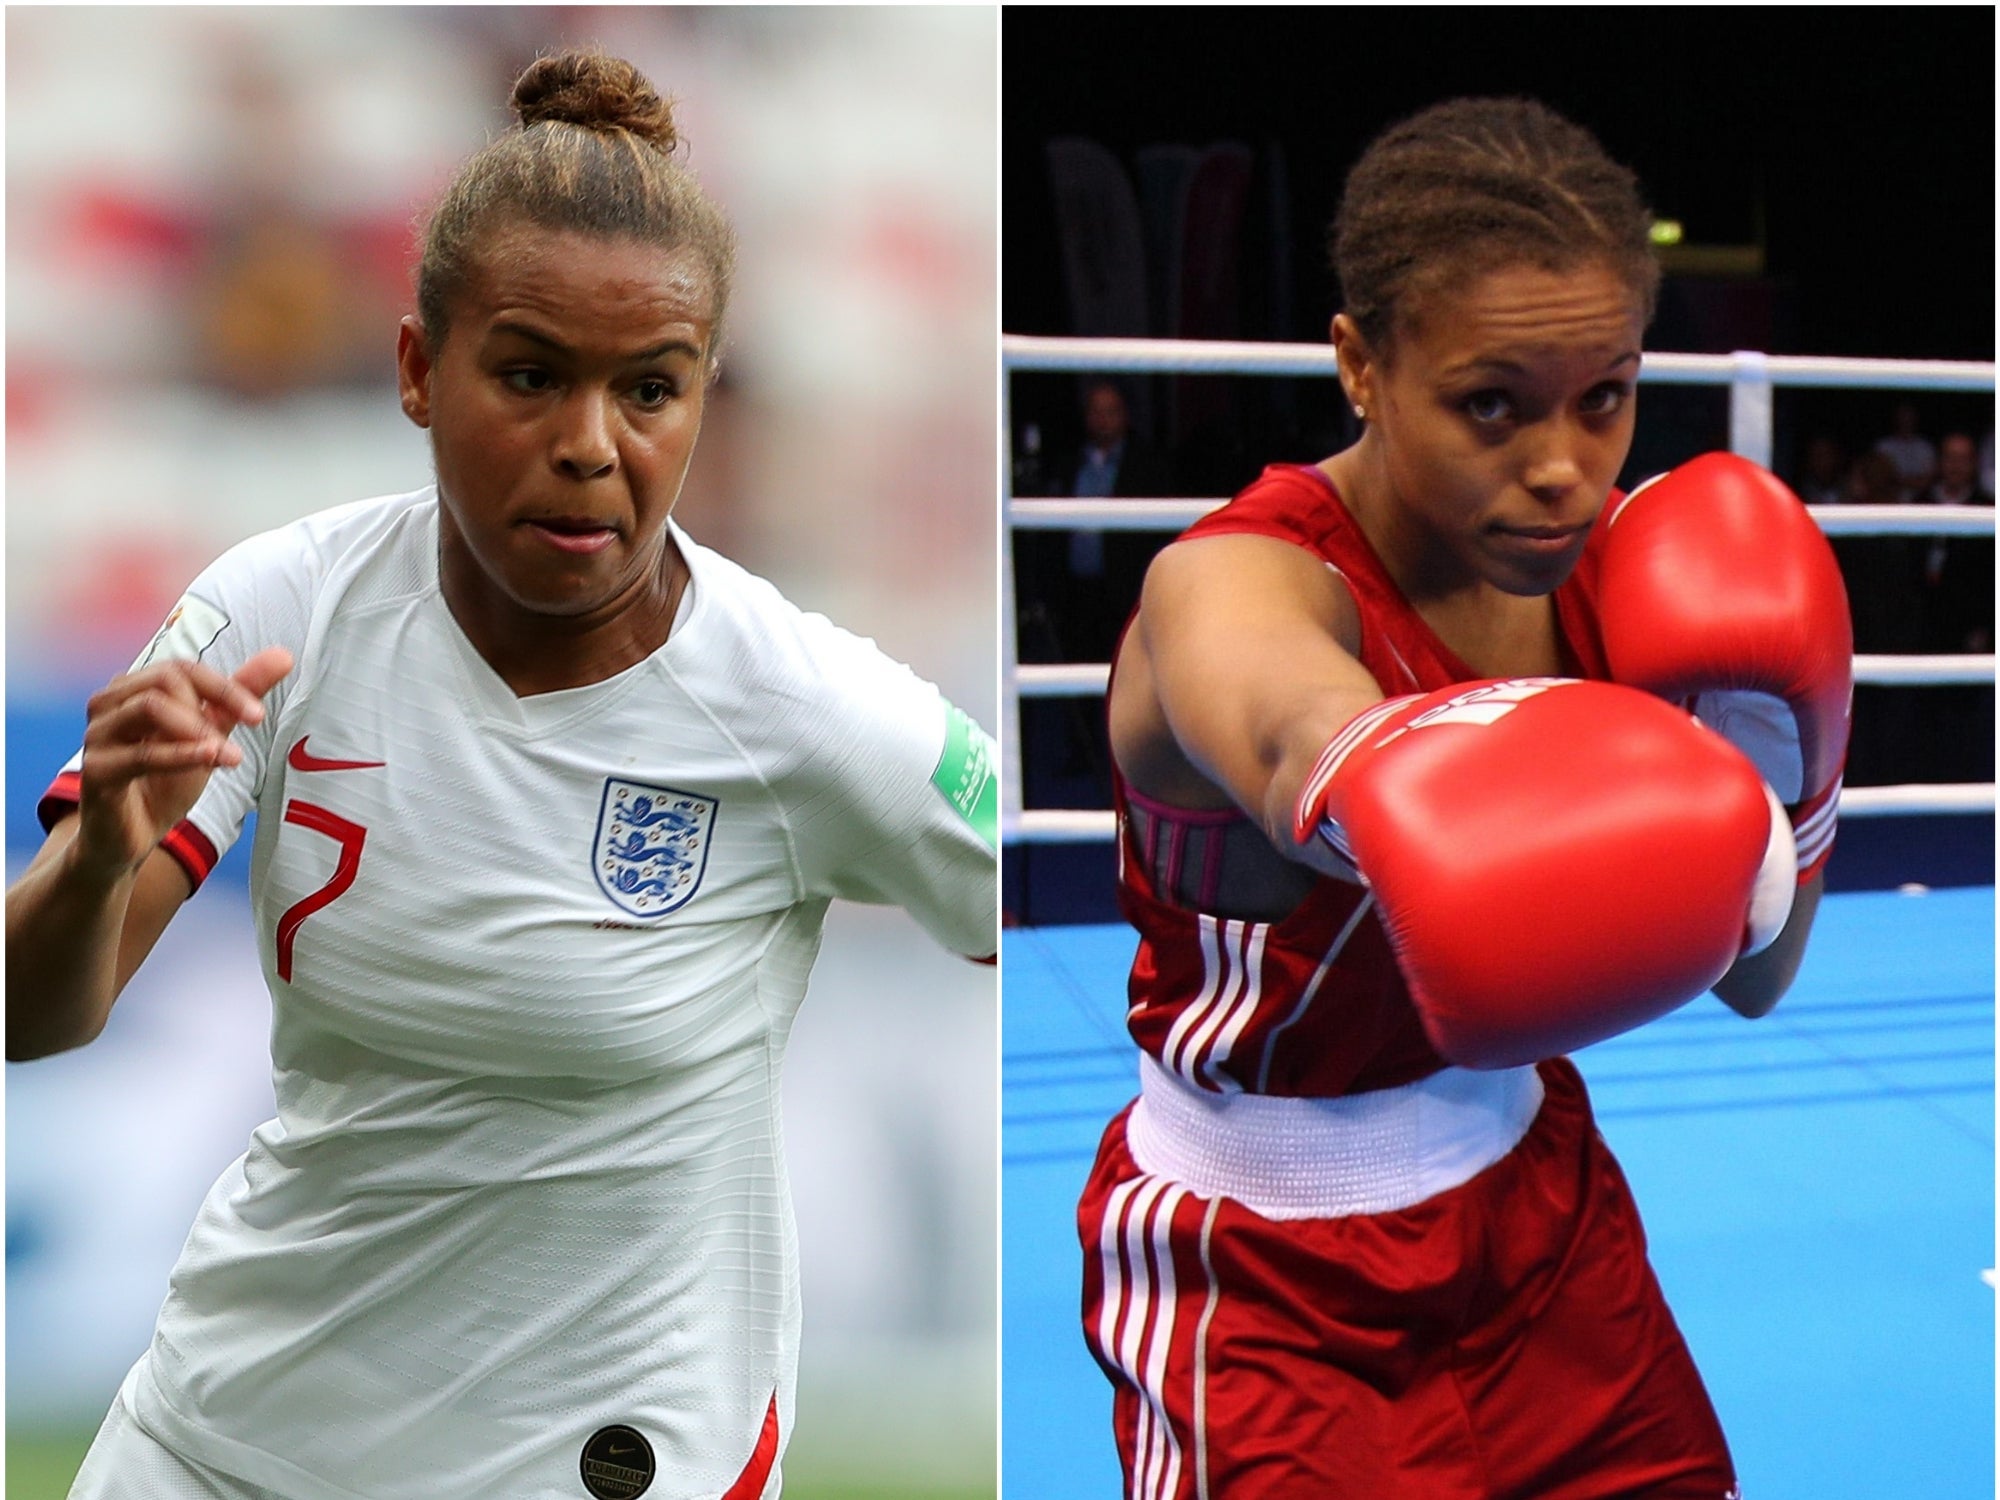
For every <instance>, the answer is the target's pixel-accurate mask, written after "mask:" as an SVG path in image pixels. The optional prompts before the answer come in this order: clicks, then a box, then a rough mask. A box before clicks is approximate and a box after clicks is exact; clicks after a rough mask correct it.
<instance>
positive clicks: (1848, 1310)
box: [1001, 887, 1995, 1500]
mask: <svg viewBox="0 0 2000 1500" xmlns="http://www.w3.org/2000/svg"><path fill="white" fill-rule="evenodd" d="M1133 942H1134V940H1133V936H1132V934H1131V933H1130V932H1129V931H1128V930H1127V929H1125V928H1124V927H1048V928H1033V929H1018V930H1015V931H1012V932H1009V933H1008V934H1007V935H1006V940H1005V946H1004V955H1005V956H1004V960H1003V963H1004V967H1003V969H1002V973H1003V975H1004V985H1005V1003H1004V1005H1003V1007H1002V1016H1003V1021H1002V1027H1003V1031H1002V1064H1001V1066H1002V1074H1001V1078H1002V1184H1003V1187H1002V1191H1003V1200H1002V1201H1003V1225H1004V1227H1003V1238H1002V1278H1001V1288H1002V1311H1001V1319H1002V1322H1001V1337H1002V1349H1003V1351H1004V1354H1003V1366H1002V1408H1001V1410H1002V1423H1003V1430H1002V1438H1001V1442H1002V1453H1003V1460H1002V1486H1003V1493H1004V1494H1005V1495H1007V1496H1009V1497H1012V1500H1030V1497H1034V1500H1067V1497H1077V1500H1083V1497H1091V1500H1097V1497H1103V1496H1113V1495H1116V1494H1118V1493H1119V1488H1120V1477H1119V1472H1118V1462H1117V1456H1116V1454H1115V1452H1114V1451H1113V1448H1112V1445H1111V1438H1110V1405H1111V1401H1110V1387H1109V1386H1108V1385H1107V1384H1106V1383H1105V1380H1104V1378H1103V1376H1102V1374H1101V1373H1100V1372H1099V1371H1098V1369H1097V1366H1096V1365H1095V1364H1094V1363H1092V1361H1091V1359H1090V1357H1089V1355H1088V1354H1087V1353H1086V1352H1085V1350H1084V1346H1083V1340H1082V1333H1081V1330H1080V1327H1079V1322H1078V1301H1079V1277H1080V1274H1081V1272H1080V1261H1079V1252H1078V1249H1077V1242H1076V1231H1075V1204H1076V1196H1077V1192H1078V1189H1079V1188H1080V1187H1081V1185H1082V1182H1083V1178H1084V1175H1085V1173H1086V1171H1087V1170H1088V1167H1089V1163H1090V1161H1091V1158H1092V1156H1093V1155H1094V1153H1095V1151H1096V1147H1097V1139H1098V1136H1099V1135H1100V1133H1101V1132H1102V1130H1103V1128H1104V1124H1105V1122H1106V1121H1107V1120H1108V1119H1109V1118H1110V1117H1111V1115H1112V1114H1113V1113H1115V1112H1116V1111H1117V1110H1118V1109H1120V1108H1122V1107H1123V1106H1124V1104H1125V1103H1126V1102H1127V1101H1128V1100H1129V1099H1130V1098H1131V1096H1132V1094H1133V1093H1134V1092H1135V1091H1136V1084H1135V1063H1134V1057H1135V1054H1134V1051H1133V1049H1132V1047H1131V1045H1130V1043H1129V1042H1128V1041H1127V1039H1126V1037H1125V1033H1124V1027H1123V1014H1124V1004H1125V1002H1124V993H1125V991H1124V985H1125V971H1126V966H1127V964H1128V963H1129V962H1130V959H1131V954H1132V949H1133ZM1993 975H1994V892H1993V890H1992V888H1990V887H1986V888H1974V889H1954V890H1939V891H1933V892H1930V893H1927V894H1909V895H1905V894H1900V893H1890V892H1855V893H1847V894H1841V895H1834V896H1829V897H1827V898H1826V900H1825V902H1824V903H1823V904H1822V906H1821V908H1820V913H1819V917H1818V921H1817V927H1816V930H1815V932H1814V934H1813V939H1812V944H1811V947H1810V949H1809V950H1808V953H1807V957H1806V962H1805V965H1804V967H1803V969H1802V970H1801V972H1800V975H1799V979H1798V982H1797V983H1796V984H1795V986H1794V987H1793V989H1792V992H1791V993H1790V994H1789V995H1788V996H1786V998H1785V999H1784V1001H1783V1002H1782V1003H1781V1004H1780V1005H1779V1006H1778V1008H1777V1009H1776V1010H1775V1011H1773V1012H1772V1013H1771V1015H1769V1016H1768V1017H1766V1018H1764V1019H1763V1020H1760V1021H1754V1022H1749V1021H1744V1020H1742V1019H1740V1018H1739V1017H1737V1016H1735V1015H1733V1014H1732V1013H1731V1012H1729V1011H1728V1010H1727V1009H1726V1008H1725V1007H1724V1006H1723V1005H1722V1004H1721V1002H1720V1001H1717V1000H1714V999H1712V998H1707V997H1704V998H1703V999H1701V1000H1698V1001H1696V1002H1695V1003H1693V1004H1691V1005H1689V1006H1687V1007H1685V1008H1683V1009H1682V1010H1680V1011H1678V1012H1676V1013H1675V1014H1673V1015H1671V1016H1669V1017H1666V1018H1665V1019H1663V1020H1661V1021H1658V1022H1656V1023H1654V1024H1653V1025H1651V1026H1648V1027H1645V1028H1643V1029H1642V1030H1640V1031H1637V1032H1634V1033H1631V1034H1629V1035H1627V1036H1623V1037H1619V1038H1616V1039H1615V1040H1613V1041H1610V1042H1606V1043H1603V1044H1601V1045H1599V1046H1596V1047H1592V1048H1590V1049H1588V1050H1587V1051H1585V1052H1583V1053H1580V1054H1578V1055H1577V1062H1578V1064H1579V1065H1580V1066H1581V1068H1582V1069H1583V1072H1584V1074H1585V1076H1586V1077H1587V1078H1588V1079H1589V1081H1590V1088H1591V1095H1592V1099H1593V1101H1594V1103H1595V1106H1596V1110H1597V1117H1598V1121H1599V1125H1600V1128H1601V1129H1602V1131H1603V1133H1604V1135H1605V1137H1606V1139H1607V1140H1609V1141H1610V1143H1611V1146H1612V1149H1613V1150H1614V1151H1615V1152H1616V1153H1617V1155H1618V1158H1619V1160H1620V1161H1621V1162H1622V1164H1623V1165H1624V1168H1625V1171H1626V1174H1627V1176H1628V1177H1629V1178H1630V1179H1631V1182H1632V1187H1633V1191H1634V1192H1635V1193H1636V1194H1637V1196H1638V1200H1639V1207H1640V1211H1641V1213H1642V1215H1643V1216H1644V1218H1645V1222H1646V1227H1647V1233H1648V1238H1649V1240H1650V1244H1651V1250H1652V1259H1653V1264H1654V1267H1655V1269H1656V1270H1657V1271H1658V1273H1659V1276H1660V1279H1661V1282H1662V1283H1663V1285H1664V1286H1665V1288H1666V1292H1667V1297H1668V1301H1669V1303H1670V1304H1671V1306H1672V1307H1673V1309H1674V1313H1675V1316H1676V1318H1677V1319H1678V1320H1679V1322H1680V1325H1681V1328H1682V1330H1683V1332H1685V1334H1686V1335H1687V1339H1688V1342H1689V1344H1690V1345H1691V1346H1692V1348H1693V1350H1694V1354H1695V1359H1696V1361H1697V1362H1698V1363H1699V1365H1700V1366H1701V1369H1702V1373H1703V1376H1704V1378H1705V1379H1706V1380H1707V1382H1708V1387H1709V1391H1710V1394H1711V1395H1712V1396H1713V1398H1714V1400H1715V1404H1716V1408H1717V1410H1718V1411H1719V1412H1720V1414H1721V1416H1722V1422H1723V1426H1724V1429H1725V1430H1726V1431H1727V1432H1728V1434H1729V1439H1730V1446H1731V1448H1732V1450H1733V1451H1734V1453H1735V1456H1736V1463H1737V1468H1738V1472H1739V1475H1740V1476H1741V1479H1742V1482H1743V1493H1744V1495H1745V1497H1746V1500H1844V1497H1848V1496H1853V1497H1864V1496H1865V1497H1871V1500H1872V1497H1875V1496H1881V1495H1922V1496H1926V1497H1931V1500H1947V1497H1964V1500H1981V1497H1986V1496H1991V1495H1993V1494H1994V1492H1995V1491H1994V1332H1995V1293H1994V1289H1993V1287H1992V1285H1991V1284H1990V1283H1989V1281H1988V1280H1987V1279H1986V1278H1987V1276H1988V1274H1990V1270H1991V1268H1992V1267H1993V1265H1994V1236H1995V1223H1994V1151H1993V1145H1994V1099H1993V1068H1994V1031H1993V995H1994V982H1993Z"/></svg>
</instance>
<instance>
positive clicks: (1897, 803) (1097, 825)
mask: <svg viewBox="0 0 2000 1500" xmlns="http://www.w3.org/2000/svg"><path fill="white" fill-rule="evenodd" d="M1993 810H1994V789H1993V787H1992V786H1991V785H1981V784H1979V783H1976V782H1974V783H1929V782H1926V783H1919V784H1916V785H1910V786H1851V787H1847V788H1845V789H1843V790H1842V792H1841V794H1840V815H1841V817H1843V818H1886V817H1895V816H1899V815H1904V814H1915V813H1988V814H1990V813H1992V812H1993ZM1002 826H1003V834H1004V838H1005V841H1006V842H1007V843H1009V844H1104V843H1109V842H1110V841H1111V840H1112V839H1113V838H1115V837H1117V834H1118V818H1117V815H1116V814H1115V813H1111V812H1108V811H1105V812H1096V811H1078V810H1074V809H1060V810H1058V809H1035V808H1031V809H1029V810H1028V811H1026V812H1022V813H1017V814H1016V815H1015V816H1014V817H1013V818H1012V819H1011V820H1009V821H1007V822H1005V823H1004V824H1003V825H1002Z"/></svg>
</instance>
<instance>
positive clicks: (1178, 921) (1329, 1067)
mask: <svg viewBox="0 0 2000 1500" xmlns="http://www.w3.org/2000/svg"><path fill="white" fill-rule="evenodd" d="M1618 498H1619V497H1618V496H1616V495H1615V494H1614V496H1613V500H1612V502H1611V503H1612V504H1615V503H1617V500H1618ZM1608 508H1609V506H1607V509H1608ZM1229 534H1248V535H1253V536H1269V537H1275V538H1277V539H1278V540H1280V541H1287V542H1291V543H1294V544H1295V545H1297V546H1300V547H1304V548H1305V549H1306V550H1307V551H1308V552H1311V553H1312V554H1314V555H1315V556H1316V557H1320V558H1323V559H1324V560H1325V561H1326V562H1327V563H1328V564H1329V565H1330V566H1332V567H1333V568H1334V569H1336V570H1337V571H1338V572H1339V573H1340V575H1341V577H1342V578H1343V579H1345V580H1346V583H1347V587H1348V589H1349V590H1350V592H1351V593H1352V594H1353V596H1354V602H1355V605H1356V607H1357V608H1358V610H1359V612H1360V616H1361V664H1362V665H1363V666H1365V667H1366V668H1367V669H1368V670H1369V672H1370V673H1372V674H1373V676H1374V678H1375V680H1376V681H1377V682H1378V683H1380V684H1381V686H1382V690H1383V692H1385V693H1387V694H1389V695H1390V696H1392V697H1393V696H1396V695H1397V694H1401V693H1421V692H1430V691H1432V690H1434V689H1437V688H1443V687H1449V686H1451V685H1452V684H1453V683H1457V682H1469V681H1475V680H1477V679H1479V678H1480V677H1482V676H1484V675H1487V674H1483V673H1479V672H1475V671H1474V670H1473V669H1472V668H1471V667H1469V666H1467V665H1466V664H1465V663H1464V662H1462V661H1460V660H1459V659H1458V657H1457V656H1456V655H1455V654H1454V653H1453V652H1452V651H1451V650H1450V649H1449V648H1448V647H1447V646H1446V645H1445V644H1444V642H1443V641H1441V640H1439V639H1438V637H1437V636H1436V634H1435V633H1433V631H1432V630H1431V628H1430V626H1429V625H1427V624H1425V623H1424V621H1423V619H1422V618H1421V617H1420V616H1419V615H1418V614H1417V612H1416V610H1415V609H1413V608H1412V607H1411V606H1410V604H1409V602H1408V601H1407V600H1406V599H1404V597H1403V595H1402V593H1401V592H1400V591H1399V590H1398V589H1397V587H1396V585H1395V583H1394V582H1393V581H1392V580H1391V579H1390V577H1389V574H1388V571H1387V570H1386V569H1385V568H1384V567H1383V565H1382V562H1381V559H1380V558H1378V557H1377V556H1376V555H1375V551H1374V548H1373V547H1371V546H1370V545H1369V542H1368V539H1367V537H1366V536H1364V535H1363V534H1362V531H1361V528H1360V526H1359V525H1358V524H1356V522H1355V520H1354V518H1353V517H1352V516H1350V515H1349V514H1348V512H1347V509H1346V507H1345V506H1344V505H1342V504H1341V501H1340V497H1339V495H1338V494H1336V493H1335V491H1334V488H1333V484H1332V482H1331V481H1330V480H1328V478H1327V477H1326V475H1325V474H1324V473H1323V472H1322V471H1321V470H1319V469H1317V468H1313V467H1300V466H1294V465H1273V466H1272V467H1270V468H1268V469H1266V470H1265V471H1264V472H1263V474H1262V475H1261V476H1260V477H1259V478H1258V479H1257V481H1256V482H1255V483H1253V484H1252V485H1250V487H1249V488H1248V489H1246V490H1244V491H1243V492H1242V493H1241V494H1240V495H1238V496H1237V497H1236V498H1235V499H1234V500H1232V501H1230V502H1229V504H1227V505H1225V506H1223V507H1222V508H1221V509H1220V510H1217V511H1215V512H1213V513H1211V514H1210V515H1207V516H1204V517H1203V518H1202V519H1201V520H1199V521H1197V522H1196V523H1195V524H1194V525H1193V526H1191V527H1189V528H1188V530H1187V531H1186V532H1184V533H1183V537H1184V538H1192V537H1202V536H1223V535H1229ZM1602 536H1603V528H1602V527H1598V528H1596V529H1594V530H1593V531H1592V533H1591V537H1590V541H1589V542H1588V544H1587V545H1586V546H1585V549H1584V553H1583V556H1582V558H1581V560H1580V561H1579V562H1578V564H1577V567H1576V571H1575V572H1574V573H1572V574H1571V575H1570V577H1569V578H1568V579H1567V580H1565V581H1564V583H1563V585H1562V587H1560V588H1559V589H1557V590H1556V593H1555V605H1556V620H1557V634H1558V638H1559V641H1560V646H1561V651H1562V670H1563V673H1564V675H1566V676H1573V677H1594V678H1599V679H1607V678H1608V677H1609V676H1610V673H1609V672H1608V671H1607V670H1606V667H1605V662H1604V650H1603V645H1602V642H1601V641H1600V639H1599V636H1598V630H1597V575H1598V547H1599V543H1600V539H1601V537H1602ZM1112 795H1113V799H1114V805H1115V807H1116V808H1117V811H1118V881H1119V890H1118V896H1119V906H1120V909H1121V910H1122V911H1123V912H1124V914H1125V918H1126V920H1127V921H1129V922H1130V923H1131V924H1132V925H1133V926H1134V927H1135V928H1137V929H1138V932H1139V951H1138V953H1137V954H1136V955H1135V956H1134V958H1133V960H1132V976H1131V980H1130V983H1129V987H1128V989H1129V999H1130V1006H1131V1008H1130V1009H1129V1011H1128V1012H1127V1015H1126V1024H1127V1027H1128V1029H1129V1030H1130V1031H1131V1033H1132V1037H1133V1040H1135V1041H1136V1042H1138V1044H1139V1045H1140V1046H1141V1047H1143V1048H1144V1049H1145V1050H1146V1051H1147V1052H1149V1053H1151V1054H1152V1055H1153V1057H1154V1058H1155V1059H1157V1060H1158V1061H1159V1062H1160V1064H1161V1065H1162V1066H1164V1067H1166V1068H1168V1069H1170V1070H1171V1071H1173V1072H1174V1073H1176V1074H1178V1075H1179V1076H1180V1077H1181V1078H1182V1080H1183V1081H1185V1082H1187V1083H1189V1084H1191V1085H1193V1086H1194V1087H1197V1088H1202V1089H1208V1090H1211V1091H1215V1092H1227V1093H1234V1092H1238V1091H1241V1092H1247V1093H1255V1094H1281V1095H1290V1096H1294V1097H1311V1098H1331V1097H1335V1096H1338V1095H1341V1094H1355V1093H1362V1092H1365V1091H1367V1090H1370V1089H1385V1088H1395V1087H1397V1086H1399V1085H1401V1084H1405V1083H1410V1082H1413V1081H1415V1080H1416V1079H1419V1078H1422V1077H1425V1076H1426V1075H1428V1074H1431V1073H1435V1072H1437V1071H1438V1070H1439V1069H1440V1068H1442V1067H1444V1066H1445V1063H1444V1060H1443V1059H1442V1058H1440V1057H1439V1056H1438V1055H1437V1053H1436V1052H1435V1051H1433V1050H1432V1048H1431V1045H1430V1043H1429V1041H1428V1040H1426V1038H1425V1036H1424V1032H1423V1027H1422V1025H1421V1023H1420V1022H1419V1021H1418V1020H1417V1015H1416V1011H1415V1010H1414V1009H1413V1008H1412V1006H1411V1004H1410V997H1409V992H1408V990H1407V989H1406V988H1405V987H1404V984H1403V976H1402V973H1401V971H1400V970H1399V969H1398V968H1397V966H1396V959H1395V955H1394V954H1393V953H1392V952H1391V951H1390V948H1389V942H1388V938H1387V936H1386V935H1385V934H1384V933H1383V931H1382V926H1381V923H1380V921H1379V920H1378V918H1377V916H1376V912H1375V908H1374V905H1373V903H1372V902H1370V903H1367V904H1366V906H1365V908H1364V900H1365V898H1366V892H1365V891H1364V890H1363V889H1362V888H1361V887H1360V886H1356V885H1351V884H1348V883H1346V882H1344V881H1338V880H1331V879H1319V880H1315V881H1314V882H1313V884H1312V887H1311V889H1310V890H1309V891H1308V892H1307V894H1306V896H1305V898H1304V899H1303V900H1302V901H1301V902H1300V903H1299V904H1298V906H1297V907H1295V908H1294V909H1293V910H1292V912H1291V913H1290V914H1289V915H1288V916H1286V917H1285V918H1284V919H1283V920H1282V921H1279V922H1258V921H1248V920H1239V919H1235V918H1226V917H1222V916H1219V915H1216V914H1213V913H1208V912H1201V911H1192V910H1188V909H1187V908H1184V907H1180V906H1176V905H1172V904H1170V903H1169V902H1167V901H1165V900H1162V899H1161V898H1160V896H1159V895H1158V893H1156V892H1155V891H1154V890H1153V888H1152V881H1151V878H1150V876H1149V874H1148V865H1147V861H1146V860H1145V859H1144V858H1143V857H1141V855H1140V851H1139V850H1138V847H1137V845H1136V843H1135V841H1134V838H1133V832H1132V822H1131V818H1130V815H1129V812H1128V806H1129V801H1128V799H1129V796H1130V794H1129V792H1128V789H1127V787H1126V785H1125V779H1124V776H1123V775H1122V774H1121V773H1120V772H1119V771H1118V769H1117V767H1116V765H1115V764H1114V766H1113V768H1112ZM1197 816H1199V817H1200V818H1202V819H1212V818H1213V817H1214V816H1215V815H1213V814H1200V815H1197ZM1239 816H1240V815H1239Z"/></svg>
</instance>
